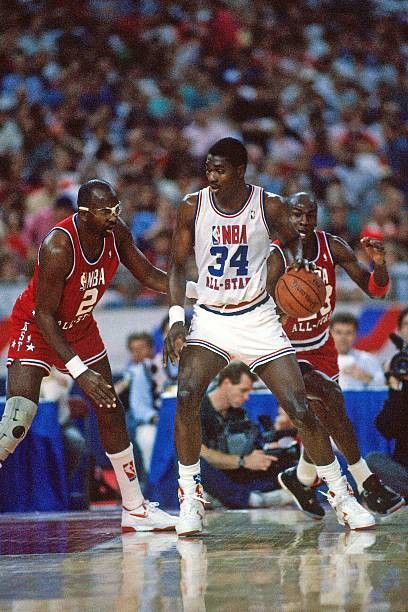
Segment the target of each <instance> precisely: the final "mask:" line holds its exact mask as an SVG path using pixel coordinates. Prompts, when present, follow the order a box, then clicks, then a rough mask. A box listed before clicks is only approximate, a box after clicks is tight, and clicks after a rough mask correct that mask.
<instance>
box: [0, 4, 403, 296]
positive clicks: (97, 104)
mask: <svg viewBox="0 0 408 612" xmlns="http://www.w3.org/2000/svg"><path fill="white" fill-rule="evenodd" d="M360 4H361V3H360ZM378 4H380V3H369V4H368V6H367V7H366V8H365V10H364V11H363V10H361V11H355V12H354V13H353V20H352V21H351V20H349V19H348V17H347V15H346V14H345V13H344V12H343V11H339V10H338V3H337V2H336V0H324V2H323V0H313V2H311V1H310V0H296V2H291V3H290V7H289V8H288V7H286V8H283V4H282V2H272V3H271V2H266V1H261V2H250V1H249V0H240V2H235V3H234V2H228V3H226V2H225V3H223V2H218V1H215V0H214V1H213V0H212V1H211V2H207V3H206V4H205V6H202V5H200V4H199V3H198V4H197V3H196V2H191V3H186V2H182V3H177V2H176V3H175V4H171V3H159V2H123V3H119V4H118V3H117V2H111V3H104V2H96V3H95V2H83V3H81V4H80V10H78V11H72V10H70V6H69V3H68V2H66V1H61V2H57V3H55V2H54V3H46V2H35V3H32V2H31V3H30V2H22V1H20V2H14V1H13V0H12V4H11V5H10V4H5V3H0V23H1V28H0V157H2V156H6V157H7V160H6V165H7V163H8V162H10V171H9V172H8V176H6V177H4V176H3V172H2V166H3V165H4V162H3V160H2V159H0V205H1V207H0V216H1V217H2V221H3V223H5V224H6V225H7V223H8V221H7V216H8V212H9V209H10V207H11V208H13V209H16V208H18V212H19V214H20V215H21V219H22V223H23V224H24V221H25V218H28V216H29V215H31V214H32V213H34V212H37V211H38V210H39V209H40V208H41V209H46V208H48V207H50V206H51V204H52V202H54V201H55V198H56V197H58V196H59V195H61V194H64V195H65V194H68V195H70V196H73V197H75V196H76V192H77V190H78V186H79V182H80V177H81V175H82V176H83V178H92V177H93V176H95V174H96V175H98V176H100V177H102V178H108V180H110V181H111V182H114V183H116V185H117V189H118V193H119V197H120V199H121V200H122V201H124V200H125V199H126V197H127V192H128V187H129V180H130V179H131V180H132V181H133V184H134V185H137V189H136V192H135V193H134V194H133V197H132V206H131V208H132V210H130V209H129V210H128V211H127V213H129V217H130V218H128V219H127V222H129V223H130V224H131V222H132V217H133V216H135V223H134V234H135V236H136V237H137V239H138V243H139V244H141V245H142V246H143V248H145V246H146V244H147V245H148V246H150V245H149V244H148V243H149V240H150V237H151V235H152V233H154V232H156V231H157V229H158V227H159V226H160V227H161V228H162V227H165V228H166V229H171V228H172V227H173V224H174V214H173V215H172V214H170V213H169V209H172V208H175V204H176V202H178V201H179V200H180V196H181V195H183V194H184V193H192V192H194V191H197V190H198V189H200V187H201V186H202V178H203V176H202V175H203V167H202V164H201V157H202V153H203V152H204V153H205V152H206V151H207V150H208V148H209V146H210V145H211V144H213V143H214V142H215V141H216V140H217V139H219V138H221V137H222V136H236V137H237V138H238V139H242V140H243V141H244V142H245V144H246V145H247V146H248V147H249V149H248V150H249V152H250V151H251V147H252V146H254V147H256V148H258V149H259V150H260V151H261V158H260V160H259V163H256V164H253V167H250V168H249V171H250V178H251V182H253V183H255V184H260V185H262V186H264V187H265V188H266V189H267V190H269V191H272V192H274V193H282V194H291V193H295V192H297V191H300V190H310V189H312V190H314V191H315V195H316V197H317V198H318V199H319V200H321V201H324V202H327V203H328V204H332V203H334V202H333V201H332V196H334V193H333V192H336V195H337V196H338V195H339V192H341V197H340V202H341V204H342V205H343V204H344V203H346V207H347V211H344V213H340V214H339V216H342V215H343V216H344V217H346V218H345V224H346V227H345V228H344V235H345V236H348V235H350V234H354V235H355V233H356V228H357V226H358V227H364V226H365V225H366V224H367V222H369V223H370V224H371V223H374V224H375V225H377V224H378V223H380V224H381V225H384V221H385V226H386V229H387V231H388V229H391V234H388V233H387V234H385V239H386V240H387V239H388V238H387V237H388V236H389V239H392V240H393V241H395V244H396V245H397V246H398V247H404V248H407V247H408V241H407V240H408V239H407V236H408V233H407V227H408V225H407V222H406V212H407V208H406V207H407V197H408V188H407V176H408V171H407V124H406V118H407V101H406V98H407V96H406V81H407V71H406V50H405V46H404V44H405V39H404V34H405V30H404V28H405V21H404V18H405V13H404V12H403V7H402V4H403V3H399V4H401V9H400V10H395V11H391V10H390V9H389V7H388V6H384V2H381V5H382V8H383V10H382V11H381V12H379V11H378ZM394 4H398V3H394ZM3 5H4V6H3ZM123 6H126V8H125V10H123ZM323 6H324V10H319V9H320V8H321V7H323ZM396 9H398V7H396ZM362 32H364V33H366V35H367V40H364V41H363V42H364V44H363V45H362V44H361V40H362V39H361V37H362ZM372 41H375V44H374V43H372ZM366 43H367V44H366ZM84 49H86V53H84ZM206 143H207V144H206ZM282 152H283V153H282ZM44 171H46V172H50V173H52V174H55V181H56V182H57V189H56V190H55V186H53V185H52V184H51V183H52V182H53V181H54V179H52V180H51V181H50V182H49V181H48V179H49V178H50V177H48V178H47V177H46V176H45V175H44ZM91 172H92V174H89V173H91ZM84 175H86V176H84ZM383 177H387V178H386V179H384V178H383ZM183 181H184V184H182V182H183ZM383 181H389V183H393V185H394V188H396V189H397V190H398V192H399V194H402V202H401V203H397V202H396V200H395V206H394V207H393V208H392V207H391V208H392V210H391V208H390V207H389V205H388V203H387V204H385V200H384V197H383V196H384V194H383V193H382V192H381V183H382V182H383ZM46 183H47V184H46ZM187 183H188V184H187ZM145 185H148V186H149V188H151V189H152V190H153V194H152V200H153V202H154V203H153V204H152V203H149V202H148V200H149V198H148V197H146V193H145V188H144V186H145ZM42 196H44V198H43V197H42ZM399 197H401V195H400V196H399ZM139 200H140V202H139ZM140 203H141V204H142V206H140ZM338 203H339V199H337V200H336V204H338ZM378 203H381V205H382V207H383V208H384V209H386V214H385V219H384V215H381V212H378V211H375V213H374V215H373V207H374V206H375V205H376V204H378ZM397 208H399V209H400V210H399V211H398V210H397ZM350 210H352V213H353V214H350ZM346 213H347V214H346ZM3 217H4V218H3ZM374 217H375V218H374ZM404 217H405V220H404ZM357 219H358V223H357V222H356V220H357ZM163 220H164V222H163ZM328 222H329V219H328ZM325 229H326V227H325ZM342 235H343V233H342ZM16 256H17V255H16ZM17 257H18V256H17ZM401 268H403V269H405V270H407V269H408V266H407V264H406V262H405V261H402V262H401ZM400 272H401V270H400V269H398V275H400ZM406 276H408V274H407V273H406ZM123 280H124V282H121V298H122V299H123V302H124V303H129V304H132V303H135V302H136V303H137V299H138V291H139V289H138V287H135V285H134V283H133V280H132V278H131V277H130V276H128V277H126V279H122V281H123ZM401 292H402V289H401V291H400V293H401Z"/></svg>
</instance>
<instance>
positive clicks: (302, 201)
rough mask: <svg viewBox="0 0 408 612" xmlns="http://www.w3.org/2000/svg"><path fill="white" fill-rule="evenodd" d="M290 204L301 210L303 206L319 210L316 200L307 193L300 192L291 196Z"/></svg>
mask: <svg viewBox="0 0 408 612" xmlns="http://www.w3.org/2000/svg"><path fill="white" fill-rule="evenodd" d="M288 204H289V206H291V207H292V208H299V207H303V206H307V207H308V208H309V209H312V208H315V209H316V208H317V204H316V200H315V199H314V197H313V196H312V194H311V193H306V191H299V192H298V193H294V194H293V195H291V196H289V198H288Z"/></svg>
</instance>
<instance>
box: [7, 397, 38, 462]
mask: <svg viewBox="0 0 408 612" xmlns="http://www.w3.org/2000/svg"><path fill="white" fill-rule="evenodd" d="M36 413H37V404H35V403H34V402H32V401H31V400H29V399H27V398H26V397H21V396H16V397H10V398H9V399H8V400H7V401H6V407H5V410H4V414H3V417H2V419H1V421H0V461H4V460H5V459H7V457H8V456H9V455H11V453H14V451H15V450H16V448H17V446H18V445H19V444H20V442H21V441H22V440H24V438H25V436H26V434H27V432H28V430H29V428H30V426H31V423H32V422H33V419H34V417H35V415H36Z"/></svg>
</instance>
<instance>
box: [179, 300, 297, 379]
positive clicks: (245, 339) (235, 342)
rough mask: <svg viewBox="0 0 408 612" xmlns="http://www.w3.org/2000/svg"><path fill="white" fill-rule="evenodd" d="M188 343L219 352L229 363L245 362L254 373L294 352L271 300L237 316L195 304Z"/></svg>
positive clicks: (226, 311)
mask: <svg viewBox="0 0 408 612" xmlns="http://www.w3.org/2000/svg"><path fill="white" fill-rule="evenodd" d="M186 343H187V344H188V345H189V346H202V347H204V348H207V349H209V350H211V351H213V352H214V353H218V355H221V356H222V357H224V359H225V360H226V361H227V363H229V362H230V361H232V360H234V359H238V360H240V361H243V362H244V363H246V364H247V365H248V366H249V368H250V369H251V370H255V368H257V367H258V366H260V365H264V364H265V363H268V362H270V361H273V360H275V359H279V357H283V356H284V355H291V354H294V353H295V349H294V348H293V347H292V345H291V343H290V340H289V338H288V337H287V335H286V334H285V332H284V330H283V328H282V325H281V324H280V321H279V317H278V316H277V314H276V312H275V306H274V302H273V300H272V299H271V298H269V297H268V298H267V299H266V300H265V301H263V302H262V303H261V304H259V305H258V306H252V307H250V308H248V310H247V311H244V312H241V313H236V314H235V313H234V314H233V313H231V312H230V311H228V310H224V311H223V312H220V313H218V312H214V311H211V310H208V309H207V307H206V306H203V305H201V306H198V305H197V304H196V305H195V306H194V312H193V318H192V321H191V326H190V331H189V334H188V336H187V340H186Z"/></svg>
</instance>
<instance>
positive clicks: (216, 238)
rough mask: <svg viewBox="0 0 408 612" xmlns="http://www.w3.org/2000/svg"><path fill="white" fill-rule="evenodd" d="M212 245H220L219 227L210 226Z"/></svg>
mask: <svg viewBox="0 0 408 612" xmlns="http://www.w3.org/2000/svg"><path fill="white" fill-rule="evenodd" d="M211 234H212V243H213V244H220V242H221V228H220V226H219V225H213V226H212V232H211Z"/></svg>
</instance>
